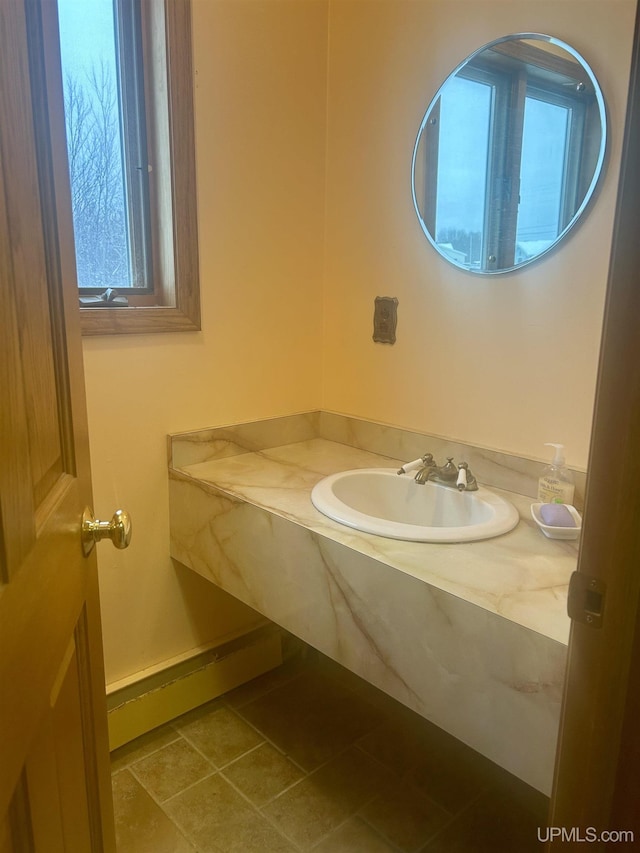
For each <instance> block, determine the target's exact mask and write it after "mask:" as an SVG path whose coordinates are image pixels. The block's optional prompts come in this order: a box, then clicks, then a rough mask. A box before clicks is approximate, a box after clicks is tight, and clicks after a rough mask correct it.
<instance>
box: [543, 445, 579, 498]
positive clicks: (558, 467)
mask: <svg viewBox="0 0 640 853" xmlns="http://www.w3.org/2000/svg"><path fill="white" fill-rule="evenodd" d="M545 447H555V455H554V457H553V460H552V462H551V464H550V465H547V467H546V468H545V469H544V471H543V472H542V476H541V477H540V479H539V480H538V500H539V501H540V502H541V503H557V504H573V493H574V491H575V486H574V485H573V477H572V476H571V472H570V471H569V469H568V468H567V467H566V464H565V456H564V444H557V443H556V442H555V441H547V442H545Z"/></svg>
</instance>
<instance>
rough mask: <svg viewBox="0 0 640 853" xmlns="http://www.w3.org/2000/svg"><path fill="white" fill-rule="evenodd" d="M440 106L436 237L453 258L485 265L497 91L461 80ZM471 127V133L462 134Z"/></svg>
mask: <svg viewBox="0 0 640 853" xmlns="http://www.w3.org/2000/svg"><path fill="white" fill-rule="evenodd" d="M451 83H452V85H451V86H450V87H447V91H446V92H444V93H443V95H442V98H441V102H440V143H439V147H438V176H439V179H438V188H437V192H436V199H435V207H436V217H435V219H436V222H435V233H436V235H437V236H436V239H437V242H438V245H439V246H440V248H441V249H442V251H443V252H445V253H446V254H447V255H449V256H450V257H453V258H455V259H457V260H459V261H461V262H462V263H465V264H469V266H473V267H479V266H480V259H481V256H482V249H483V246H482V234H483V231H484V217H485V209H486V205H487V180H488V170H487V163H488V157H489V139H490V133H491V112H492V107H493V100H494V99H493V93H494V87H493V86H491V85H490V84H488V83H484V82H481V81H478V80H471V79H468V78H465V77H456V78H455V79H453V80H452V81H451ZM466 123H468V125H469V132H466V133H460V128H461V127H463V126H464V125H465V124H466Z"/></svg>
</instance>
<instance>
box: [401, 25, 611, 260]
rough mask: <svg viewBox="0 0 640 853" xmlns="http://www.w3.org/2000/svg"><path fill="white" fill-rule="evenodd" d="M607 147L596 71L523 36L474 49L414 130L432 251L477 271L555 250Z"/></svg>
mask: <svg viewBox="0 0 640 853" xmlns="http://www.w3.org/2000/svg"><path fill="white" fill-rule="evenodd" d="M606 138H607V125H606V114H605V106H604V99H603V97H602V92H601V90H600V87H599V85H598V82H597V80H596V78H595V76H594V75H593V72H592V71H591V69H590V68H589V66H588V65H587V64H586V62H585V61H584V60H583V59H582V57H581V56H580V55H579V54H578V53H577V52H576V51H575V50H574V49H573V48H572V47H569V45H567V44H564V43H563V42H561V41H558V39H555V38H552V37H551V36H545V35H539V34H535V33H520V34H518V35H512V36H506V37H505V38H501V39H497V40H496V41H494V42H491V43H490V44H488V45H486V46H485V47H482V48H480V50H477V51H476V52H475V53H473V54H472V55H471V56H470V57H469V58H468V59H466V60H465V61H464V62H463V63H462V64H461V65H459V66H458V67H457V68H456V69H455V71H454V72H453V73H452V74H451V75H450V76H449V77H448V79H447V80H446V81H445V83H444V84H443V85H442V86H441V87H440V89H439V91H438V92H437V93H436V96H435V98H434V99H433V101H432V102H431V104H430V106H429V109H428V110H427V113H426V115H425V117H424V119H423V121H422V124H421V125H420V130H419V132H418V138H417V140H416V144H415V148H414V152H413V162H412V179H413V202H414V205H415V208H416V212H417V214H418V218H419V220H420V225H421V226H422V230H423V231H424V233H425V234H426V236H427V237H428V238H429V240H430V242H431V243H432V244H433V246H434V247H435V248H436V249H437V250H438V252H439V253H440V254H441V255H442V256H443V257H444V258H446V259H447V260H448V261H450V262H451V263H452V264H454V265H455V266H457V267H461V268H462V269H465V270H469V271H470V272H475V273H483V274H487V273H489V274H490V273H500V272H507V271H509V270H514V269H516V268H518V267H520V266H523V265H524V264H528V263H531V261H533V260H535V259H536V258H539V257H540V255H542V254H544V253H545V252H548V251H549V250H550V249H552V248H553V247H554V246H556V245H557V244H558V243H559V242H560V240H562V238H563V237H564V236H565V235H566V234H567V232H568V231H569V229H570V228H571V227H572V226H573V225H575V223H576V221H577V220H578V218H579V217H580V214H581V213H582V212H583V211H584V209H585V207H586V205H587V203H588V201H589V199H590V198H591V196H592V195H593V191H594V189H595V186H596V183H597V181H598V177H599V176H600V172H601V170H602V164H603V161H604V154H605V147H606Z"/></svg>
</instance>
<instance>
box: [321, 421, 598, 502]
mask: <svg viewBox="0 0 640 853" xmlns="http://www.w3.org/2000/svg"><path fill="white" fill-rule="evenodd" d="M319 428H320V434H321V437H322V438H326V439H328V440H330V441H338V442H340V443H342V444H348V445H350V446H351V447H358V448H360V449H362V450H368V451H370V452H372V453H380V454H382V455H384V456H392V457H394V458H397V459H404V460H407V461H409V460H412V459H417V458H418V457H419V456H423V455H424V454H425V453H433V455H434V457H435V459H436V461H437V462H439V463H442V462H444V461H445V459H446V458H447V456H453V457H454V459H455V460H458V461H463V462H468V463H469V468H470V469H471V470H472V471H473V473H474V474H475V476H476V477H477V479H478V481H479V482H480V483H482V484H483V485H485V486H494V487H495V488H499V489H506V490H507V491H509V492H516V493H517V494H520V495H528V496H529V497H531V498H535V497H536V496H537V493H538V479H539V477H540V475H541V474H542V471H543V469H544V467H545V463H543V462H536V461H535V460H533V459H526V458H524V457H521V456H513V455H511V454H509V453H501V452H499V451H497V450H487V449H485V448H482V447H474V446H473V445H471V444H463V443H461V442H455V441H451V440H449V439H446V438H442V437H440V436H435V435H429V434H428V433H420V432H414V431H412V430H406V429H400V428H399V427H394V426H389V425H386V424H380V423H375V422H373V421H366V420H361V419H359V418H353V417H349V416H347V415H340V414H337V413H334V412H324V411H322V412H320V413H319ZM573 476H574V480H575V484H576V496H575V499H574V503H575V504H576V506H577V507H578V508H581V507H582V506H583V504H584V493H585V483H586V474H585V473H584V472H582V471H575V470H573Z"/></svg>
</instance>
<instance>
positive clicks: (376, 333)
mask: <svg viewBox="0 0 640 853" xmlns="http://www.w3.org/2000/svg"><path fill="white" fill-rule="evenodd" d="M397 325H398V300H397V299H396V297H395V296H376V300H375V307H374V310H373V340H374V341H376V343H379V344H395V342H396V326H397Z"/></svg>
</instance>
